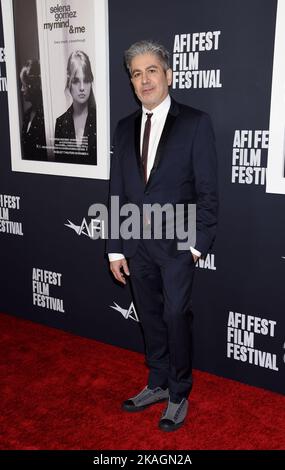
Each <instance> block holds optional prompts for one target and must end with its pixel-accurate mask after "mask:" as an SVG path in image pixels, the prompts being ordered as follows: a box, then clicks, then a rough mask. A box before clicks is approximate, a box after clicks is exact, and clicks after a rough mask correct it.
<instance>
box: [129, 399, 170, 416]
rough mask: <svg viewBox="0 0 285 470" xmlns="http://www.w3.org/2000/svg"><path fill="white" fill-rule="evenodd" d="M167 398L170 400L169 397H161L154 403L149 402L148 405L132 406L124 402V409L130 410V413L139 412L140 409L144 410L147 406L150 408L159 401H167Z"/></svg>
mask: <svg viewBox="0 0 285 470" xmlns="http://www.w3.org/2000/svg"><path fill="white" fill-rule="evenodd" d="M166 400H168V397H167V398H161V399H160V400H157V401H154V402H153V403H148V404H147V405H144V406H135V405H134V406H133V407H130V408H129V407H128V406H125V405H124V404H123V405H122V409H123V410H124V411H128V412H129V413H137V412H138V411H143V410H145V409H146V408H149V407H150V406H152V405H156V404H157V403H162V402H163V401H166Z"/></svg>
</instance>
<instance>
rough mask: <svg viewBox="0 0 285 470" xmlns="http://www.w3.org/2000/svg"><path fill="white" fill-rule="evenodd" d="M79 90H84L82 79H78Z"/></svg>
mask: <svg viewBox="0 0 285 470" xmlns="http://www.w3.org/2000/svg"><path fill="white" fill-rule="evenodd" d="M79 86H80V90H84V81H83V80H80V82H79Z"/></svg>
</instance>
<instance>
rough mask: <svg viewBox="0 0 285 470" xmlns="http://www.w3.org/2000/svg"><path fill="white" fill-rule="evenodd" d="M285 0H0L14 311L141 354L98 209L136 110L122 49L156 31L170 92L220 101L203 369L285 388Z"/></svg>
mask: <svg viewBox="0 0 285 470" xmlns="http://www.w3.org/2000/svg"><path fill="white" fill-rule="evenodd" d="M284 3H285V2H283V1H282V0H280V1H277V0H214V1H213V0H199V2H197V1H196V0H178V1H177V2H172V1H170V0H156V1H155V2H153V1H152V0H145V1H144V3H143V5H139V4H138V2H134V1H133V0H120V1H117V0H109V2H107V0H85V1H84V2H81V1H79V0H57V1H54V0H25V2H23V1H22V0H2V1H1V24H0V106H1V112H0V119H1V127H0V129H1V131H0V132H1V140H0V145H1V158H0V241H1V269H0V276H1V297H0V310H1V311H2V312H6V313H9V314H12V315H17V316H20V317H24V318H27V319H30V320H33V321H36V322H40V323H43V324H46V325H49V326H53V327H56V328H61V329H63V330H66V331H70V332H73V333H75V334H78V335H83V336H87V337H89V338H94V339H96V340H99V341H103V342H106V343H110V344H113V345H116V346H120V347H123V348H128V349H132V350H136V351H143V349H144V344H143V337H142V332H141V328H140V322H139V312H138V311H137V310H136V307H135V305H134V304H133V301H132V296H131V291H130V287H129V286H128V285H127V286H126V287H121V286H119V285H118V284H116V283H115V282H114V281H113V279H112V276H111V274H110V272H109V268H108V261H107V259H106V256H105V254H104V248H105V241H104V237H105V236H106V230H105V229H106V227H105V223H104V218H103V217H102V216H101V215H100V214H102V213H100V211H99V210H98V208H100V207H103V205H104V204H106V202H107V199H108V186H109V182H108V177H109V155H110V142H111V140H112V134H113V131H114V128H115V125H116V123H117V121H118V120H119V119H120V118H122V117H123V116H126V115H127V114H129V113H131V112H132V111H134V110H135V109H136V108H137V106H138V104H137V102H136V100H135V97H134V94H133V92H132V88H131V86H130V83H129V79H128V75H127V72H126V70H125V67H124V64H123V52H124V50H125V49H127V48H128V46H129V45H130V44H131V43H132V42H135V41H137V40H140V39H154V40H157V41H159V42H161V43H163V44H164V45H166V47H167V48H168V49H169V51H170V54H171V62H172V67H173V84H172V86H171V90H170V93H171V95H172V96H173V97H174V98H175V99H176V100H177V101H179V102H183V103H185V104H188V105H191V106H193V107H196V108H199V109H202V110H204V111H206V112H208V113H209V114H210V115H211V118H212V121H213V125H214V130H215V134H216V145H217V151H218V160H219V193H220V216H219V227H218V234H217V238H216V242H215V245H214V247H213V249H212V250H211V252H210V253H208V255H207V256H206V258H205V259H202V260H199V261H198V263H197V266H196V277H195V282H194V292H193V309H194V314H195V320H194V328H195V331H194V332H195V337H194V348H195V363H194V365H195V367H196V368H199V369H201V370H205V371H209V372H211V373H215V374H217V375H220V376H224V377H228V378H232V379H235V380H238V381H241V382H244V383H248V384H252V385H255V386H259V387H264V388H266V389H269V390H273V391H277V392H280V393H284V392H285V380H284V377H285V315H284V313H285V172H284V167H285V159H284V142H285V119H284V109H285V91H284V90H285V88H284V86H285V85H284V84H285V55H284V54H282V44H284V40H285V37H284V36H285V5H284ZM283 49H284V47H283ZM78 70H79V72H78ZM75 71H77V72H76V73H77V75H78V74H79V75H80V74H81V75H80V76H81V77H82V79H83V80H84V81H85V82H86V83H88V87H87V91H86V90H85V92H84V93H81V94H80V93H79V94H78V93H77V91H76V90H77V86H78V83H77V82H78V78H76V77H75ZM80 100H81V101H80ZM78 102H80V103H81V105H82V106H85V111H86V115H87V120H86V126H85V129H84V132H83V129H82V141H81V145H80V146H78V143H77V141H76V138H75V130H74V128H75V125H74V122H73V109H74V108H76V103H78ZM71 341H72V338H71Z"/></svg>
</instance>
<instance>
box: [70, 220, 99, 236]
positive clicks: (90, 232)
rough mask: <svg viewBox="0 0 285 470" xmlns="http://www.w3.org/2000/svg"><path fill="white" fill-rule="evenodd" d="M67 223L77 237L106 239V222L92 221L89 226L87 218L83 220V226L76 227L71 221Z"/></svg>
mask: <svg viewBox="0 0 285 470" xmlns="http://www.w3.org/2000/svg"><path fill="white" fill-rule="evenodd" d="M67 222H68V224H64V225H65V226H66V227H68V228H71V229H73V230H74V231H75V232H76V233H77V235H86V237H89V238H92V239H93V240H97V239H98V238H105V231H104V220H100V219H91V221H90V224H89V225H88V223H87V221H86V219H85V218H84V219H83V220H82V222H81V225H75V224H74V223H73V222H71V221H70V220H67Z"/></svg>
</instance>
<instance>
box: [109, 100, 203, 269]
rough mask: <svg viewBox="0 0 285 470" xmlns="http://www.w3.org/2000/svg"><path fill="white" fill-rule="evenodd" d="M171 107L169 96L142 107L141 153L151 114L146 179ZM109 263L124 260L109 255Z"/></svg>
mask: <svg viewBox="0 0 285 470" xmlns="http://www.w3.org/2000/svg"><path fill="white" fill-rule="evenodd" d="M170 105H171V99H170V96H169V95H167V97H166V98H165V99H164V100H163V101H162V103H160V104H159V105H158V106H157V107H156V108H154V109H152V110H151V111H150V110H149V109H146V108H145V107H144V106H142V122H141V139H140V149H141V152H142V142H143V134H144V127H145V122H146V120H147V113H148V114H149V113H152V117H151V131H150V137H149V145H148V157H147V178H148V177H149V175H150V172H151V169H152V167H153V164H154V159H155V155H156V151H157V147H158V144H159V141H160V137H161V134H162V131H163V128H164V124H165V121H166V118H167V114H168V111H169V108H170ZM190 250H191V251H192V253H193V254H194V255H196V256H201V253H200V251H198V250H196V249H195V248H192V247H190ZM108 257H109V261H117V260H119V259H122V258H124V255H123V254H122V253H109V254H108Z"/></svg>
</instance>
